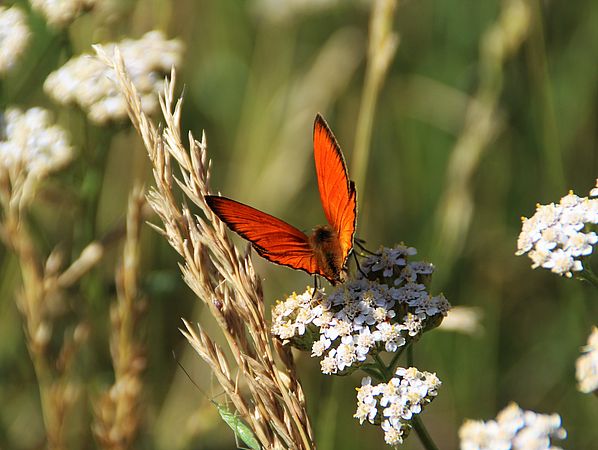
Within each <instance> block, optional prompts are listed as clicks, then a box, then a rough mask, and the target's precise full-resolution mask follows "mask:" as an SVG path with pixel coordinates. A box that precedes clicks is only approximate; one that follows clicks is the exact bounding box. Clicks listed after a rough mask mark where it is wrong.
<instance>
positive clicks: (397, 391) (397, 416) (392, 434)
mask: <svg viewBox="0 0 598 450" xmlns="http://www.w3.org/2000/svg"><path fill="white" fill-rule="evenodd" d="M440 385H441V382H440V380H439V379H438V377H437V376H436V374H433V373H430V372H420V371H419V370H417V369H416V368H415V367H409V368H408V369H405V368H402V367H399V368H397V370H396V372H395V376H394V377H393V378H392V379H391V380H390V381H389V382H388V383H380V384H376V385H372V380H371V378H370V377H365V378H363V380H362V381H361V387H359V388H357V411H356V412H355V415H354V416H353V417H355V418H356V419H358V420H359V423H360V424H363V422H364V421H366V420H367V421H368V422H370V423H372V424H375V425H380V426H381V427H382V429H383V430H384V440H385V441H386V443H387V444H389V445H399V444H402V443H403V439H405V437H406V436H407V434H408V433H409V431H410V430H411V419H412V418H413V416H414V415H415V414H419V413H421V411H422V408H423V407H424V406H425V405H427V404H428V403H430V402H431V401H432V400H434V398H435V397H436V395H437V390H438V388H439V387H440Z"/></svg>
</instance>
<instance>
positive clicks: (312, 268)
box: [205, 195, 323, 275]
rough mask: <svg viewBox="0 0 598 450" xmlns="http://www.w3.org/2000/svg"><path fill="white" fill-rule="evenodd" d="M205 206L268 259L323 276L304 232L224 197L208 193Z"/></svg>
mask: <svg viewBox="0 0 598 450" xmlns="http://www.w3.org/2000/svg"><path fill="white" fill-rule="evenodd" d="M205 199H206V202H207V203H208V206H209V207H210V208H211V209H212V211H214V213H215V214H216V215H217V216H218V217H219V218H220V219H221V220H222V221H223V222H225V223H226V224H227V225H228V226H229V228H230V229H231V230H233V231H234V232H235V233H238V234H239V235H241V236H242V237H244V238H245V239H247V240H248V241H250V242H251V243H252V244H253V247H254V248H255V250H256V251H257V252H258V254H259V255H260V256H263V257H264V258H266V259H267V260H269V261H272V262H274V263H277V264H282V265H284V266H289V267H292V268H293V269H300V270H304V271H306V272H308V273H311V274H316V273H317V274H320V275H323V273H322V272H321V270H320V268H319V267H318V264H317V261H316V257H315V255H314V252H313V249H312V248H311V246H310V244H309V239H308V237H307V236H306V235H305V233H303V232H301V231H300V230H298V229H297V228H295V227H293V226H292V225H289V224H288V223H286V222H284V221H282V220H280V219H277V218H276V217H274V216H271V215H270V214H266V213H264V212H262V211H259V210H257V209H255V208H252V207H251V206H247V205H245V204H243V203H239V202H237V201H235V200H231V199H229V198H226V197H217V196H213V195H207V196H206V197H205Z"/></svg>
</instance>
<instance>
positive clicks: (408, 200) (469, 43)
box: [0, 0, 598, 450]
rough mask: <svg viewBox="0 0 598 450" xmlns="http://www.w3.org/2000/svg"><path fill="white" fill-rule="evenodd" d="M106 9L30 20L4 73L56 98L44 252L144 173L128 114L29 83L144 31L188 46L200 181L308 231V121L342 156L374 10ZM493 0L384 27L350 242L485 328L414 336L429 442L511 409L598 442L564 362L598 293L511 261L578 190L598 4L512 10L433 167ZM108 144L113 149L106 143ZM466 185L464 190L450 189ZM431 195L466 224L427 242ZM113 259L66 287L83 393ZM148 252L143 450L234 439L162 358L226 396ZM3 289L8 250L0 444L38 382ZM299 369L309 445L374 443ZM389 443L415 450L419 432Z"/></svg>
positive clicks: (106, 366)
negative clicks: (414, 273)
mask: <svg viewBox="0 0 598 450" xmlns="http://www.w3.org/2000/svg"><path fill="white" fill-rule="evenodd" d="M17 3H20V4H21V5H23V6H24V7H25V8H28V7H27V4H26V2H17ZM116 4H117V5H118V15H117V16H115V18H114V20H113V21H112V22H110V24H109V25H106V24H102V23H99V22H98V21H96V20H95V18H94V16H93V12H92V13H89V14H87V15H84V16H82V17H80V18H79V19H78V20H77V21H76V22H75V23H74V24H73V25H71V26H70V28H69V29H67V30H66V31H64V32H56V31H52V30H50V29H48V28H46V26H45V24H44V22H43V20H42V19H41V18H40V17H39V16H36V15H35V14H33V15H31V18H30V19H31V24H32V27H33V28H34V37H33V42H32V45H31V46H30V48H29V51H28V53H27V55H26V59H25V61H24V62H23V66H22V68H21V69H20V71H19V72H18V73H17V74H14V75H12V76H11V77H9V78H8V79H6V80H4V82H3V84H2V99H3V106H5V105H6V104H10V105H21V106H32V105H45V106H47V107H49V108H52V109H54V110H55V111H56V112H57V115H58V116H59V117H60V122H61V123H62V124H63V125H64V126H65V127H67V128H68V130H69V131H70V132H71V134H72V136H73V140H74V142H75V144H76V148H77V152H78V157H77V158H76V159H75V160H74V162H73V163H72V164H71V165H70V166H69V167H68V168H67V169H66V170H65V171H63V172H62V173H61V174H59V175H57V176H55V177H54V179H53V181H51V182H49V183H47V186H45V187H44V190H43V191H42V192H41V193H40V195H39V199H38V201H37V202H36V204H35V206H34V208H33V211H32V213H31V216H32V217H31V220H32V223H35V224H36V235H37V238H38V240H39V245H40V247H41V248H42V249H43V252H45V253H48V252H49V251H50V250H51V249H52V248H54V246H56V245H57V244H59V243H60V244H61V245H63V246H65V248H68V249H70V250H71V251H72V252H73V253H75V252H76V251H77V250H80V249H81V248H82V246H83V245H84V243H85V242H86V241H85V236H81V235H77V232H76V230H77V229H78V228H77V223H80V222H81V221H87V223H89V224H90V227H88V228H86V229H87V230H88V233H89V235H88V237H93V236H99V235H101V234H102V233H103V232H104V231H106V230H108V229H109V228H110V227H111V226H113V225H114V223H115V222H117V221H118V220H120V219H121V218H122V217H123V214H124V212H125V209H126V199H127V195H128V192H129V190H130V188H131V187H132V185H133V183H134V181H135V180H139V179H142V180H145V181H146V184H151V181H150V180H151V174H150V172H149V163H148V162H147V161H146V156H145V154H144V150H143V147H142V146H141V144H140V140H139V138H138V137H137V135H136V134H135V132H134V131H133V130H131V129H130V127H129V126H128V125H127V124H115V125H113V126H110V127H102V128H100V127H97V126H94V125H91V124H89V123H87V122H86V119H85V116H84V114H82V113H81V112H80V111H78V110H76V109H74V108H73V109H70V110H67V109H65V108H61V107H59V106H57V105H53V104H52V102H51V101H50V100H49V99H48V98H47V97H46V96H45V94H44V93H43V91H42V87H41V86H42V83H43V80H44V79H45V77H46V76H47V74H48V73H49V72H50V71H52V70H55V69H56V68H57V67H59V66H60V65H62V64H63V63H64V62H65V61H66V60H67V59H68V57H69V55H70V54H78V53H81V52H88V51H90V50H91V49H90V45H91V44H92V43H95V42H106V41H116V40H120V39H122V38H123V37H125V36H128V37H134V38H137V37H140V36H141V35H142V34H143V33H144V32H146V31H149V30H151V29H163V30H164V31H166V33H167V34H168V36H169V37H170V38H173V37H176V38H179V39H181V40H182V41H183V42H184V43H185V46H186V51H185V56H184V63H183V66H182V67H181V68H180V70H179V87H182V86H184V88H185V103H184V113H183V129H184V130H187V129H189V130H191V131H193V133H194V134H195V135H196V136H201V132H202V130H205V132H206V135H207V141H208V151H209V154H210V156H211V158H212V161H213V176H212V187H213V189H214V190H217V191H221V192H222V193H223V194H224V195H227V196H230V197H232V198H235V199H237V200H239V201H242V202H245V203H249V204H251V205H253V206H255V207H258V208H260V209H262V210H264V211H267V212H269V213H272V214H274V215H276V216H278V217H281V218H283V219H285V220H287V221H289V222H290V223H292V224H295V225H296V226H297V227H298V228H302V229H309V228H311V227H312V226H313V225H316V224H318V223H322V222H323V220H324V216H323V214H322V211H321V207H320V205H319V200H318V198H319V197H318V193H317V187H316V186H317V185H316V180H315V173H314V170H313V162H312V153H311V145H312V143H311V130H312V124H313V119H314V116H315V114H316V112H321V113H322V114H323V115H324V117H325V118H326V119H327V121H328V123H329V125H330V126H331V128H332V130H333V131H334V133H335V135H336V137H337V139H338V141H339V143H340V145H341V147H342V149H343V151H344V153H345V156H346V158H347V161H348V164H349V167H350V168H351V161H352V150H353V144H354V139H355V127H356V121H357V117H358V112H359V107H360V102H361V97H362V92H363V86H364V74H365V72H366V66H367V58H366V49H367V39H368V21H369V15H370V9H371V6H370V3H369V2H367V1H333V0H329V1H308V0H304V1H298V0H295V1H290V0H288V1H287V0H280V1H278V2H276V1H273V0H271V1H269V0H255V1H239V0H219V1H208V0H196V1H192V0H176V1H175V0H171V1H168V0H151V1H144V2H134V1H125V2H120V3H118V2H117V3H116ZM503 4H504V3H503V2H500V1H495V0H487V1H483V2H479V1H474V0H463V1H459V2H457V1H440V0H420V1H404V2H400V4H399V6H398V9H397V11H396V14H395V22H394V30H395V31H396V32H397V33H398V34H399V35H400V45H399V47H398V49H397V52H396V55H395V58H394V60H393V61H392V63H391V66H390V69H389V72H388V75H387V77H386V79H385V81H384V84H383V85H382V88H381V93H380V98H379V101H378V103H377V105H376V111H375V118H374V124H373V129H372V141H371V151H370V158H369V161H368V175H367V184H365V185H358V186H357V190H358V201H359V215H358V225H357V235H358V236H359V237H360V238H362V239H365V240H367V242H368V245H369V246H370V247H374V248H375V247H377V246H378V245H380V244H384V245H393V244H394V243H398V242H400V241H404V242H406V243H408V244H409V245H412V246H414V247H416V248H417V249H418V251H419V255H420V257H421V258H422V259H424V260H428V261H430V262H433V263H434V264H436V266H437V273H436V279H435V285H434V290H435V292H439V291H443V292H444V293H445V295H446V297H447V298H448V299H449V301H450V302H451V303H452V304H453V305H466V306H476V307H479V308H480V309H481V310H482V312H483V319H482V326H483V332H482V333H481V334H479V335H476V336H466V335H459V334H454V333H446V332H440V331H435V332H433V333H428V334H426V336H425V337H424V338H423V339H422V341H421V343H420V344H418V345H417V346H416V348H415V361H416V366H417V367H418V368H419V369H421V370H428V371H432V372H436V373H437V375H438V376H439V377H440V379H441V380H442V381H443V386H442V388H441V390H440V393H439V396H438V398H437V399H436V400H435V401H434V403H433V404H432V405H430V406H429V407H428V409H427V410H426V411H425V414H424V415H423V419H424V422H425V423H426V425H427V427H428V429H429V431H430V433H431V434H432V436H433V437H434V439H435V440H436V442H437V443H438V444H439V447H440V448H442V449H455V448H458V438H457V430H458V427H459V426H460V424H461V423H462V422H463V420H464V419H465V418H474V419H484V420H487V419H490V418H494V417H495V415H496V413H497V412H498V411H499V410H500V409H502V408H503V407H504V406H506V405H507V404H508V403H509V402H510V401H515V402H517V403H518V404H519V405H520V406H521V407H522V408H524V409H532V410H535V411H538V412H544V413H552V412H558V413H559V414H561V416H562V418H563V423H564V427H565V428H566V429H567V430H568V433H569V437H568V439H567V441H566V442H565V443H564V444H563V446H564V447H566V448H576V449H589V448H595V447H596V444H595V443H596V442H597V441H598V428H597V427H596V423H597V420H598V401H597V399H596V397H593V396H591V395H584V394H581V393H579V392H578V391H577V390H576V385H575V374H574V372H575V369H574V364H575V360H576V358H577V357H578V356H579V347H580V346H581V345H583V344H585V341H586V339H587V336H588V334H589V332H590V329H591V325H592V324H596V323H597V322H598V303H597V302H596V293H595V292H594V291H592V289H591V287H590V286H589V285H584V284H582V283H581V282H579V281H575V280H570V279H565V278H559V277H558V276H556V275H553V274H551V273H549V272H548V271H546V270H535V271H532V270H531V269H530V261H529V259H528V258H527V257H516V256H515V255H514V252H515V250H516V241H517V236H518V234H519V231H520V224H521V222H520V217H521V216H522V215H526V216H529V215H531V214H533V211H534V209H535V204H536V203H537V202H540V203H549V202H552V201H558V200H559V198H560V197H562V196H563V195H564V194H565V193H566V192H567V190H569V189H573V190H575V192H576V193H577V194H578V195H581V196H585V195H587V193H588V192H589V190H590V189H591V188H592V187H593V186H594V184H595V180H596V177H597V175H598V170H597V169H598V158H597V156H598V152H596V141H597V139H598V127H597V121H598V64H597V63H598V59H597V58H596V55H598V26H596V25H597V24H598V2H596V1H594V0H578V1H576V2H575V4H574V6H573V5H572V4H571V3H569V2H557V1H543V2H540V1H536V0H531V1H530V2H529V3H528V4H529V6H530V11H531V19H530V25H529V29H528V30H527V33H526V36H525V40H524V41H523V43H522V45H521V47H520V48H518V49H517V50H516V51H515V52H514V53H513V55H512V57H509V58H508V59H507V60H506V61H505V63H504V66H501V67H502V68H501V69H500V76H501V80H500V86H499V87H498V88H497V90H496V95H497V103H496V115H495V116H494V119H495V120H496V123H495V124H494V125H495V126H496V132H495V133H494V136H493V138H491V139H489V140H488V145H484V146H483V149H482V152H481V154H480V156H479V160H478V161H477V162H476V163H475V164H474V165H473V167H472V169H471V173H467V174H465V173H460V172H459V170H453V171H448V170H447V167H449V165H450V164H451V157H452V156H453V155H454V150H455V148H456V145H457V142H458V141H459V139H460V136H462V133H463V130H464V128H465V127H466V126H467V123H466V121H465V116H466V111H467V108H468V105H469V104H470V103H471V99H472V96H474V95H475V93H476V92H478V89H479V88H480V86H482V85H483V83H484V80H483V76H484V72H483V70H481V69H482V65H481V63H480V61H481V57H480V43H481V42H482V41H483V36H484V34H485V32H486V31H487V30H488V29H489V28H490V27H491V26H492V25H493V24H494V23H495V22H496V20H497V18H498V17H499V15H500V12H501V7H502V5H503ZM102 143H107V148H106V149H104V150H102V149H101V145H102ZM453 164H455V163H453ZM458 168H459V166H458V164H457V169H458ZM461 185H462V186H463V187H464V188H465V191H464V192H461V191H455V192H461V194H458V195H455V196H450V195H449V194H448V193H450V192H453V191H451V189H453V188H454V187H455V186H461ZM88 191H89V192H91V193H92V194H90V195H91V197H92V198H95V199H96V200H97V201H96V202H95V203H94V202H91V201H89V198H90V197H89V196H88V195H87V194H86V193H88ZM94 196H95V197H94ZM447 202H448V203H447ZM443 205H445V206H443ZM446 205H448V208H449V212H450V213H451V214H452V215H454V216H456V217H465V214H466V213H467V210H468V208H471V209H470V212H471V216H470V220H469V221H467V225H468V226H466V227H465V228H463V229H460V231H458V232H456V234H454V235H453V236H452V238H447V237H446V236H445V234H443V233H447V231H446V230H447V228H446V226H447V224H446V223H445V218H446V216H445V215H444V214H443V213H442V211H443V208H446ZM89 208H92V209H91V210H90V209H89ZM153 220H154V221H157V219H153ZM451 239H452V240H451ZM239 243H240V244H241V245H244V243H242V242H239ZM116 250H117V249H113V250H112V251H111V253H110V254H108V255H107V257H106V259H105V261H104V262H103V263H102V265H101V267H100V268H99V269H98V270H96V271H94V273H92V274H91V275H89V276H88V277H87V278H86V280H84V283H82V286H81V287H80V288H77V289H75V290H74V291H73V292H71V293H70V294H71V295H72V299H71V303H70V305H71V306H72V312H70V313H69V314H70V316H71V317H69V316H68V315H67V317H66V318H65V321H66V323H68V322H69V320H70V321H71V322H73V321H74V319H73V317H77V318H78V320H81V319H82V318H84V319H85V320H87V321H88V322H89V323H90V325H91V337H90V340H89V343H88V345H87V346H86V348H85V349H84V351H83V355H82V357H81V358H80V363H79V366H78V369H77V376H78V377H80V378H81V379H82V380H84V382H85V385H86V387H87V389H86V396H88V397H90V398H93V397H94V395H96V394H97V392H99V390H100V389H101V388H102V387H105V386H106V385H108V384H109V383H111V381H112V377H113V375H112V368H111V365H110V364H111V363H110V354H109V348H108V344H107V342H108V341H107V337H108V333H109V320H108V306H109V304H110V302H111V301H112V300H113V297H114V281H113V280H114V264H115V261H116V259H117V257H118V255H119V252H117V251H116ZM142 251H143V267H142V286H143V290H144V293H145V294H146V297H147V299H148V309H147V315H146V317H145V321H144V332H145V335H146V337H147V358H148V369H147V371H146V373H145V375H144V381H145V386H144V405H145V410H144V413H145V415H146V416H145V422H144V424H143V428H142V432H141V438H140V441H139V445H138V448H143V449H224V448H234V446H235V442H234V438H233V435H232V432H230V430H229V429H228V428H226V426H225V425H224V424H223V423H222V422H221V421H220V419H219V417H218V415H217V411H216V409H215V407H214V406H213V405H212V404H210V403H209V401H208V399H206V398H205V397H204V396H203V395H202V394H201V393H200V392H198V390H197V389H196V388H195V387H194V386H193V385H192V384H191V383H190V382H189V380H187V378H186V376H185V375H184V374H182V372H181V371H180V369H178V367H177V364H176V363H175V361H174V360H173V357H172V351H173V350H174V351H175V352H176V354H177V355H178V357H179V358H180V360H181V362H182V364H183V365H184V366H185V367H186V368H187V369H188V370H189V372H190V374H191V376H192V378H193V379H194V380H195V381H196V382H197V383H198V384H200V385H201V386H202V387H203V388H204V389H205V390H206V391H207V392H208V395H209V396H213V397H214V398H215V399H216V400H217V401H219V402H224V401H225V400H224V399H223V398H222V396H220V397H218V395H219V394H220V393H221V392H220V390H219V388H218V386H217V384H216V382H215V381H214V380H212V378H211V376H210V373H209V371H208V369H207V367H206V366H205V365H203V364H202V363H201V362H199V358H198V357H196V356H195V355H194V354H193V353H191V351H190V349H189V346H188V345H187V344H186V342H184V339H183V337H182V336H181V335H180V334H179V332H178V327H179V326H180V325H181V322H180V318H181V317H184V318H187V319H192V320H200V319H201V318H202V311H201V308H200V303H199V302H198V301H196V299H194V298H193V296H192V295H191V293H190V290H189V289H188V288H187V287H186V286H185V285H184V283H183V282H182V280H181V276H180V274H179V269H178V267H177V262H178V261H179V259H178V257H177V256H176V255H175V254H174V251H172V250H171V249H170V248H169V247H168V245H167V244H166V242H165V241H164V240H163V239H162V238H160V237H159V236H158V235H157V234H156V233H155V232H153V231H151V230H150V229H149V228H148V229H147V230H145V232H144V236H143V247H142ZM254 261H255V264H256V266H257V269H258V270H259V272H260V274H261V275H262V277H263V280H264V285H265V297H266V298H267V299H268V301H269V302H273V301H274V300H275V299H277V298H283V297H284V296H285V294H287V293H290V292H292V291H293V290H298V291H302V290H303V289H304V286H305V285H306V284H308V283H311V282H312V281H311V279H310V278H309V277H308V276H307V275H306V274H304V273H303V272H293V271H291V270H289V269H287V268H284V267H278V266H274V265H272V264H269V263H266V262H264V261H262V260H261V259H259V258H258V257H255V258H254ZM19 283H20V281H19V275H18V267H17V265H16V262H15V260H14V257H13V256H12V254H11V253H10V252H9V251H7V250H6V249H4V248H1V249H0V405H1V407H0V448H2V449H34V448H41V447H42V446H43V442H44V441H43V439H44V437H43V425H42V422H41V415H40V411H39V398H38V395H39V394H38V391H37V383H36V379H35V375H34V372H33V369H32V366H31V362H30V359H29V355H28V353H27V349H26V345H25V341H24V335H23V331H22V324H21V319H20V315H19V313H18V311H17V309H16V307H15V302H14V291H15V289H16V288H17V286H18V285H19ZM73 323H74V322H73ZM65 326H67V325H65ZM208 326H209V325H208ZM298 364H299V369H300V375H301V381H302V382H303V383H304V387H305V390H306V398H307V404H308V409H309V411H310V412H311V419H312V425H313V427H314V430H315V432H316V440H317V443H318V448H319V449H322V450H324V449H333V448H343V449H348V450H349V449H359V448H384V447H385V445H384V441H383V434H382V432H381V431H380V430H379V429H377V428H375V427H373V426H367V425H364V426H363V427H360V426H359V425H358V423H357V421H356V420H355V419H353V418H352V414H353V413H354V409H355V404H356V402H355V390H354V388H355V387H356V386H358V385H359V383H360V380H359V375H357V374H354V375H353V376H350V377H345V378H333V377H330V376H325V375H322V374H321V373H320V372H319V365H318V362H317V361H315V360H311V358H309V356H308V355H298ZM79 411H80V413H81V414H80V415H79V417H78V418H77V419H76V420H75V425H74V426H76V427H77V426H78V427H79V428H77V433H78V435H79V436H80V437H79V441H80V442H81V443H82V444H81V445H82V447H81V448H95V444H94V442H93V438H92V437H91V432H90V430H89V429H88V428H86V425H85V424H86V420H88V417H89V415H90V414H91V408H90V406H89V404H88V403H85V402H83V403H82V405H81V406H80V409H79ZM403 447H404V448H406V449H419V448H421V446H420V444H419V442H418V439H417V436H416V435H415V434H413V435H412V436H411V437H410V438H409V439H408V440H407V442H406V443H405V444H404V446H403Z"/></svg>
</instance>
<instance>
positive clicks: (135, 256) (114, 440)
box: [93, 187, 146, 450]
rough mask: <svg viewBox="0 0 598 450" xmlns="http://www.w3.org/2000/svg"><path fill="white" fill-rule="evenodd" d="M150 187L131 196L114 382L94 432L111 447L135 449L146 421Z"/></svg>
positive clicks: (113, 315) (115, 317) (116, 317)
mask: <svg viewBox="0 0 598 450" xmlns="http://www.w3.org/2000/svg"><path fill="white" fill-rule="evenodd" d="M145 204H146V201H145V192H144V190H143V189H142V188H141V187H135V188H134V189H133V191H132V192H131V194H130V196H129V207H128V213H127V226H126V239H125V244H124V250H123V259H122V261H121V264H120V266H119V267H118V268H117V270H116V288H117V300H116V302H115V303H114V304H113V305H112V307H111V309H110V319H111V323H112V334H111V337H110V353H111V355H112V363H113V366H114V384H113V385H112V386H111V387H110V389H109V390H107V391H106V392H105V393H104V394H103V395H102V397H101V398H100V400H99V402H98V404H97V405H96V407H95V424H94V427H93V431H94V434H95V436H96V438H97V440H98V442H99V444H100V446H101V448H104V449H107V450H127V449H131V448H135V439H136V437H137V435H138V431H139V427H140V424H141V421H142V413H141V393H142V386H143V384H142V380H141V375H142V373H143V371H144V369H145V367H146V357H145V348H144V345H143V342H142V341H141V340H140V338H139V337H138V334H139V332H138V331H136V330H137V329H138V328H137V326H138V324H139V319H140V315H141V313H142V312H143V310H144V309H145V300H144V299H143V298H142V297H141V296H140V294H139V292H138V289H137V287H138V274H139V257H140V246H139V238H140V233H141V225H142V223H143V221H144V216H143V207H144V205H145Z"/></svg>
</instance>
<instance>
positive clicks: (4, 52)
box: [0, 6, 31, 75]
mask: <svg viewBox="0 0 598 450" xmlns="http://www.w3.org/2000/svg"><path fill="white" fill-rule="evenodd" d="M30 37H31V32H30V31H29V26H28V25H27V20H26V17H25V13H23V11H22V10H21V9H20V8H17V7H16V6H12V7H10V8H7V7H5V6H0V75H1V74H3V73H6V72H8V71H9V70H10V69H12V68H13V67H14V65H15V64H16V62H17V60H18V58H19V56H21V55H22V54H23V52H24V51H25V49H26V48H27V44H28V43H29V38H30Z"/></svg>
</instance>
